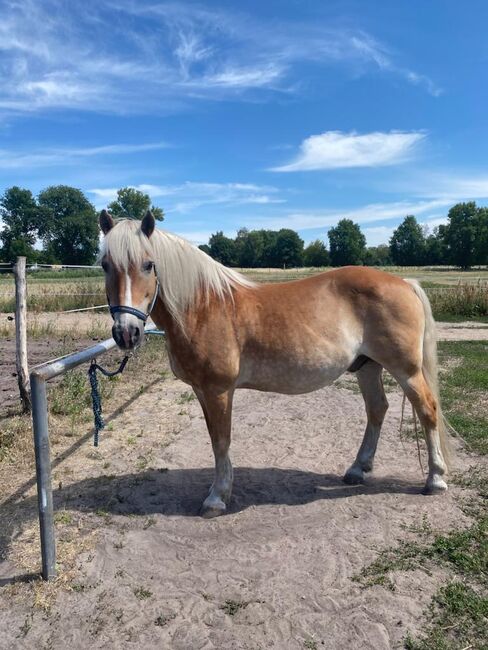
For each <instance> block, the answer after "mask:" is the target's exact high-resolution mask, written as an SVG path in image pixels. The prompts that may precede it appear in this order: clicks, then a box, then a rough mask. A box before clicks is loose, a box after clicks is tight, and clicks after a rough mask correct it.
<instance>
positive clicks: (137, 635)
mask: <svg viewBox="0 0 488 650" xmlns="http://www.w3.org/2000/svg"><path fill="white" fill-rule="evenodd" d="M141 375H142V372H141ZM134 388H135V386H133V387H132V389H131V392H129V391H127V394H126V398H127V400H129V401H130V403H129V404H126V405H125V407H124V408H123V410H122V411H121V412H120V413H119V414H117V415H116V416H115V417H114V418H113V419H111V421H110V425H109V427H108V429H107V430H106V432H104V433H103V434H102V441H101V446H100V447H99V448H98V449H97V450H94V449H93V447H91V445H90V441H89V440H88V439H86V440H85V442H83V443H82V444H78V441H77V440H76V441H74V442H73V445H72V448H70V449H69V450H68V451H66V448H63V450H59V452H58V456H59V458H60V460H59V462H56V463H55V467H54V479H55V483H54V484H55V486H56V490H55V507H56V511H57V512H58V513H63V514H62V515H60V516H59V518H58V522H57V536H58V546H59V548H60V553H61V555H60V562H61V566H60V577H59V579H58V582H57V583H55V584H54V585H44V584H40V583H35V584H23V583H14V584H10V583H9V580H8V578H9V576H15V575H19V574H21V573H25V572H26V571H31V570H33V569H37V568H38V552H39V550H38V540H37V532H36V527H37V523H36V520H35V516H36V511H35V504H36V497H35V492H34V490H33V488H32V486H29V485H27V486H26V487H25V489H22V488H20V489H19V490H18V491H17V496H16V498H14V500H13V501H12V500H11V501H10V505H9V506H8V509H9V511H10V512H11V513H12V519H13V518H14V517H15V521H13V520H12V521H11V522H10V528H9V531H10V532H9V538H8V539H6V540H5V543H8V544H9V545H10V554H9V560H8V561H7V562H4V563H3V564H2V565H0V575H1V576H2V577H3V578H4V582H5V583H6V586H5V587H4V588H3V592H0V627H1V628H2V630H3V631H4V632H3V634H4V637H3V642H4V643H5V647H9V648H24V647H32V645H33V644H35V645H36V646H37V647H40V648H44V647H46V648H65V647H66V646H69V647H71V648H76V649H77V648H85V647H87V645H89V646H90V647H92V648H111V647H131V645H132V647H147V648H175V649H180V648H181V649H184V650H189V649H191V650H192V649H197V648H198V649H200V648H202V649H203V648H218V649H231V648H232V649H241V648H242V649H253V650H254V649H258V648H280V649H281V648H290V649H295V648H296V649H302V648H307V647H308V648H329V649H330V650H337V648H354V649H356V648H357V649H367V648H371V649H373V648H374V649H375V650H381V649H385V650H386V649H389V648H392V647H396V646H397V645H398V644H399V643H400V642H401V639H402V638H403V637H404V635H405V633H406V630H407V629H409V630H410V631H412V632H413V633H415V632H416V631H417V630H418V629H419V627H420V623H421V615H422V612H423V610H424V608H425V607H426V606H427V604H428V602H429V601H430V598H431V596H432V594H433V593H434V591H435V590H436V588H437V587H438V586H439V584H440V583H441V582H442V580H443V579H444V578H445V576H444V574H443V573H442V570H438V571H437V570H434V572H433V573H432V574H431V575H426V574H425V573H424V572H422V571H415V572H410V573H400V574H398V575H396V576H393V581H394V583H395V585H396V590H395V591H394V592H391V591H389V590H388V589H385V588H384V587H380V586H376V587H373V588H371V589H369V590H363V589H361V587H360V586H359V585H358V584H357V583H355V582H353V581H352V580H351V578H352V576H353V575H354V574H356V573H358V572H359V571H360V569H361V568H362V567H363V566H364V565H366V564H368V563H370V562H371V561H372V560H374V558H375V557H376V554H377V550H378V549H382V548H384V547H385V546H389V545H395V544H396V542H397V540H398V539H400V538H405V535H406V533H405V526H407V527H410V526H414V525H416V524H417V525H418V524H419V523H420V522H421V521H422V518H423V516H424V515H425V517H426V518H427V520H428V521H429V523H430V524H431V526H432V527H433V528H434V529H440V530H447V529H449V528H451V527H452V526H458V525H462V524H463V523H464V522H465V517H464V515H463V514H462V513H461V511H460V509H459V507H458V505H457V501H456V496H457V495H458V494H459V492H460V489H459V488H456V487H453V488H452V489H451V490H450V491H449V492H448V493H447V494H445V495H442V496H436V497H424V496H422V495H421V494H420V489H421V486H422V484H423V481H424V477H423V476H422V474H421V471H420V468H419V465H418V461H417V451H416V444H415V442H414V441H410V440H406V441H404V442H403V443H402V444H399V435H398V427H399V420H400V407H401V396H400V394H399V393H398V392H392V393H390V394H389V395H388V399H389V401H390V404H391V407H390V410H389V412H388V415H387V420H386V422H385V427H384V431H383V434H382V438H381V440H380V445H379V450H378V456H377V464H376V468H375V471H374V473H373V475H372V476H371V477H369V478H368V480H367V482H366V484H365V485H364V486H359V487H351V486H346V485H344V484H343V483H342V481H341V476H342V474H343V472H344V471H345V469H346V467H347V466H348V464H349V463H350V462H351V461H352V459H353V458H354V455H355V453H356V451H357V448H358V446H359V443H360V440H361V437H362V431H363V428H364V419H365V417H364V407H363V404H362V399H361V396H360V395H357V394H355V393H353V392H352V391H349V390H344V389H341V388H338V387H334V386H332V387H329V388H325V389H323V390H320V391H317V392H315V393H311V394H308V395H302V396H297V397H289V396H282V395H275V394H265V393H257V392H253V391H246V390H241V391H238V392H237V395H236V399H235V413H234V430H233V444H232V450H231V451H232V453H231V455H232V459H233V462H234V466H235V488H234V497H233V501H232V505H231V509H230V513H229V514H228V515H226V516H225V517H222V518H220V519H216V520H211V521H208V520H203V519H201V518H200V517H199V516H198V511H199V508H200V505H201V503H202V501H203V499H204V498H205V496H206V493H207V490H208V488H209V485H210V483H211V481H212V473H213V469H212V454H211V446H210V441H209V437H208V434H207V432H206V429H205V423H204V420H203V416H202V413H201V410H200V407H199V405H198V402H197V401H196V400H195V399H192V398H191V394H190V393H189V391H188V387H187V386H185V385H184V384H182V383H181V382H179V381H177V380H174V379H168V378H161V381H159V382H154V383H153V384H152V385H151V386H149V387H148V388H147V389H146V390H145V391H142V390H134ZM78 434H79V436H80V438H81V437H82V436H85V437H87V436H88V435H89V428H88V427H87V429H86V430H84V429H82V430H80V431H79V432H78ZM55 451H56V449H55ZM471 462H472V459H471V458H470V457H469V456H468V455H467V454H465V453H463V452H462V450H460V449H458V452H457V455H456V460H455V469H456V470H463V469H465V468H466V467H467V465H469V464H470V463H471ZM424 464H425V463H424ZM91 535H93V540H92V542H91V544H90V547H89V548H85V549H84V550H83V547H81V550H80V552H79V554H78V555H76V554H75V555H74V557H73V554H72V553H71V554H70V553H69V552H68V550H69V548H70V547H69V544H70V543H72V540H73V539H77V538H80V539H81V538H83V539H91V537H90V536H91ZM70 540H71V541H70ZM66 548H67V549H68V550H67V551H66V556H65V555H63V554H64V553H65V549H66ZM65 557H67V558H68V559H66V560H65V559H64V558H65ZM34 603H37V605H36V606H33V604H34Z"/></svg>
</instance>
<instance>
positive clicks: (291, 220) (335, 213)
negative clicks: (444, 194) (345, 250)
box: [245, 199, 452, 230]
mask: <svg viewBox="0 0 488 650" xmlns="http://www.w3.org/2000/svg"><path fill="white" fill-rule="evenodd" d="M451 204H452V201H451V200H450V199H432V200H428V201H427V200H426V201H422V200H419V201H396V202H391V203H371V204H368V205H365V206H362V207H359V208H352V209H347V208H345V209H340V210H338V209H335V210H324V211H322V212H317V211H314V212H312V211H310V212H306V211H302V212H291V213H288V214H282V215H279V216H273V217H265V216H260V217H256V218H252V219H248V220H247V223H246V224H245V225H246V226H248V227H256V228H292V229H294V230H308V229H312V228H330V227H331V226H335V225H336V224H337V222H338V221H340V220H341V219H345V218H346V219H352V220H353V221H354V222H356V223H359V224H365V223H374V222H376V221H388V220H393V219H399V218H401V219H402V218H403V217H405V216H406V215H407V214H414V215H416V216H419V215H424V214H426V213H427V215H428V214H429V213H431V212H432V211H434V210H438V209H439V208H444V207H447V206H450V205H451Z"/></svg>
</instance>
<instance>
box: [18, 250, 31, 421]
mask: <svg viewBox="0 0 488 650" xmlns="http://www.w3.org/2000/svg"><path fill="white" fill-rule="evenodd" d="M25 267H26V259H25V257H18V258H17V263H16V264H15V266H14V274H15V363H16V366H17V381H18V383H19V392H20V401H21V402H22V409H23V411H24V413H29V412H30V410H31V399H30V391H29V367H28V364H27V281H26V272H25Z"/></svg>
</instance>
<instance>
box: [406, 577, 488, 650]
mask: <svg viewBox="0 0 488 650" xmlns="http://www.w3.org/2000/svg"><path fill="white" fill-rule="evenodd" d="M429 609H430V611H429V615H428V616H429V623H428V625H427V629H426V631H425V632H424V633H423V634H422V636H421V637H420V638H419V639H417V640H415V639H413V638H412V637H411V636H410V635H407V637H406V638H405V648H406V650H458V649H459V648H470V649H471V648H472V649H473V650H474V649H479V650H481V649H482V648H485V649H486V647H487V641H486V640H487V639H488V598H486V597H485V596H483V595H481V594H479V593H478V592H477V591H475V590H474V589H473V588H472V587H470V586H469V585H466V584H465V583H463V582H459V581H457V580H453V581H451V582H450V583H449V584H447V585H446V586H445V587H441V589H439V591H438V592H437V594H436V595H435V596H434V599H433V602H432V604H431V606H430V608H429Z"/></svg>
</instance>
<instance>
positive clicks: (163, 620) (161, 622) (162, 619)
mask: <svg viewBox="0 0 488 650" xmlns="http://www.w3.org/2000/svg"><path fill="white" fill-rule="evenodd" d="M174 618H176V614H160V615H159V616H158V617H157V618H156V620H155V621H154V625H157V626H158V627H164V626H165V625H167V624H168V623H169V622H170V621H172V620H173V619H174Z"/></svg>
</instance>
